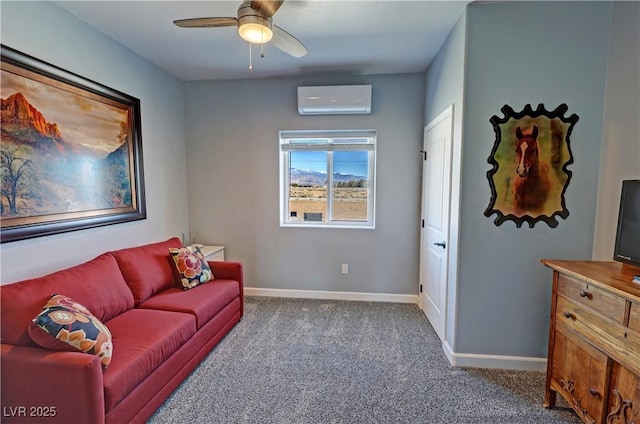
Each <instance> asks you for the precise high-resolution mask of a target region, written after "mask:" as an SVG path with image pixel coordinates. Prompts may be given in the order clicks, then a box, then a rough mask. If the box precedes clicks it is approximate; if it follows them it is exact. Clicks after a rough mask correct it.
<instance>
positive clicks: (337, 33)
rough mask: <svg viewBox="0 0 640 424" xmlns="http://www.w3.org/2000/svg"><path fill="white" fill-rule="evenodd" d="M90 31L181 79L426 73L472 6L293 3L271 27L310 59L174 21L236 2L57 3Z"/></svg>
mask: <svg viewBox="0 0 640 424" xmlns="http://www.w3.org/2000/svg"><path fill="white" fill-rule="evenodd" d="M57 3H58V4H59V5H60V6H62V7H63V8H65V9H67V10H68V11H69V12H71V13H73V14H74V15H76V16H78V17H79V18H80V19H82V20H84V21H86V22H87V23H89V24H90V25H91V26H93V27H95V28H97V29H99V30H100V31H102V32H104V33H105V34H107V35H108V36H110V37H111V38H113V39H115V40H117V41H119V42H120V43H122V44H123V45H125V46H127V47H128V48H130V49H131V50H133V51H134V52H136V53H138V54H139V55H141V56H143V57H145V58H147V59H148V60H150V61H151V62H153V63H155V64H157V65H158V66H159V67H161V68H163V69H165V70H166V71H168V72H170V73H171V74H173V75H175V76H176V77H178V78H180V79H182V80H185V81H187V80H209V79H245V78H264V77H282V76H291V75H300V74H309V73H314V72H332V73H355V74H385V73H407V72H422V71H424V70H426V68H427V67H428V65H429V64H430V63H431V61H432V60H433V58H434V56H435V55H436V53H437V52H438V50H439V48H440V46H442V43H443V42H444V41H445V39H446V37H447V35H448V34H449V32H450V31H451V29H452V28H453V26H454V25H455V23H456V21H457V20H458V18H459V17H460V16H461V15H462V13H463V11H464V9H465V6H466V5H467V4H468V3H469V1H462V0H454V1H451V0H450V1H426V0H422V1H371V0H352V1H331V0H306V1H301V0H288V1H285V2H284V4H283V5H282V7H281V8H280V10H278V12H277V13H276V14H275V15H274V17H273V23H274V24H275V25H278V26H280V27H281V28H283V29H284V30H286V31H288V32H289V33H291V34H292V35H294V36H295V37H296V38H297V39H298V40H300V41H301V42H302V43H303V44H304V45H305V47H307V49H308V50H309V53H308V54H307V55H306V56H304V57H302V58H294V57H291V56H289V55H287V54H285V53H283V52H281V51H280V50H278V49H276V48H275V47H273V46H271V45H268V44H267V45H265V48H264V53H265V57H264V58H260V48H259V46H254V47H253V55H252V58H253V71H249V44H248V43H246V42H245V41H243V40H242V39H241V38H240V37H239V35H238V33H237V29H236V28H235V27H224V28H197V29H196V28H179V27H177V26H175V25H174V24H173V21H174V20H175V19H183V18H194V17H209V16H230V17H235V16H236V13H237V9H238V7H239V6H240V4H241V1H240V0H237V1H126V2H125V1H118V2H114V1H58V2H57Z"/></svg>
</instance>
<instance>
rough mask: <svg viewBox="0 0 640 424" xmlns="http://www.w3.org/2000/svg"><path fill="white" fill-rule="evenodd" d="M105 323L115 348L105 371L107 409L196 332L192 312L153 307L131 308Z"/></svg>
mask: <svg viewBox="0 0 640 424" xmlns="http://www.w3.org/2000/svg"><path fill="white" fill-rule="evenodd" d="M106 325H107V326H108V327H109V329H110V330H111V334H112V335H113V345H114V347H115V353H114V355H113V358H112V360H111V365H110V366H109V368H108V369H107V370H106V371H105V373H104V392H105V393H104V402H105V408H106V410H107V411H109V410H111V408H113V407H114V406H115V405H116V404H117V403H118V402H120V401H121V400H122V399H123V398H124V397H125V396H127V395H128V394H129V393H130V392H131V391H132V390H133V389H134V388H135V387H136V386H137V385H138V384H139V383H140V382H141V381H142V380H144V379H145V378H147V377H148V376H149V375H150V374H151V373H152V372H153V371H154V370H155V369H156V368H158V366H160V365H161V364H162V363H163V362H164V361H166V360H167V359H168V358H169V357H170V356H171V355H172V354H173V353H174V352H175V351H176V350H178V349H179V348H180V347H181V346H182V345H183V344H184V343H186V342H187V341H188V340H189V339H190V338H191V337H192V336H193V334H195V332H196V324H195V318H194V316H193V315H190V314H183V313H179V312H167V311H158V310H152V309H131V310H129V311H127V312H125V313H123V314H121V315H118V316H117V317H115V318H113V319H112V320H110V321H107V322H106Z"/></svg>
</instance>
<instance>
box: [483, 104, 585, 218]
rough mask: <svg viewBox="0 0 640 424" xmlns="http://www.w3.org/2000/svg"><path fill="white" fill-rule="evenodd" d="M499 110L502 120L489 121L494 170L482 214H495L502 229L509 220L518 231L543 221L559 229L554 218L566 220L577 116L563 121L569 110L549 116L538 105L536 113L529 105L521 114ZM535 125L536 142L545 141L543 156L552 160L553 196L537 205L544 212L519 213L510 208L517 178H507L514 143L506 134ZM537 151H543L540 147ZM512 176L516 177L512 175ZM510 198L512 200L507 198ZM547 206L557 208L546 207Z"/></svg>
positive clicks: (560, 108) (563, 107) (489, 174)
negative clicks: (491, 131) (491, 128)
mask: <svg viewBox="0 0 640 424" xmlns="http://www.w3.org/2000/svg"><path fill="white" fill-rule="evenodd" d="M500 110H501V111H502V113H503V114H504V116H503V117H499V116H497V115H494V116H492V117H491V119H489V121H490V122H491V124H492V125H493V130H494V132H495V135H496V139H495V143H494V145H493V149H492V150H491V154H490V155H489V158H488V160H487V161H488V162H489V163H490V164H491V165H492V166H493V167H492V168H491V169H490V170H489V171H487V178H488V179H489V186H490V187H491V200H490V202H489V206H488V207H487V209H486V210H485V211H484V214H485V216H487V217H490V216H491V215H492V214H494V213H495V214H496V215H497V217H496V219H495V221H494V223H495V225H501V224H502V223H504V222H505V221H508V220H510V221H513V222H515V224H516V226H517V227H518V228H519V227H521V226H522V224H523V223H525V222H526V223H527V224H529V228H533V227H534V226H535V224H536V223H537V222H538V221H544V222H546V223H547V225H549V227H551V228H555V227H557V226H558V220H557V219H556V217H558V216H559V217H561V218H563V219H566V218H567V217H568V216H569V211H568V210H567V207H566V204H565V198H564V194H565V192H566V190H567V187H568V185H569V182H570V180H571V177H572V172H571V171H570V170H569V169H567V167H568V166H569V165H570V164H572V163H573V154H572V153H571V146H570V143H569V136H570V135H571V131H572V129H573V126H574V125H575V123H576V122H578V119H579V118H578V116H577V115H576V114H572V115H571V116H569V117H568V118H566V117H564V114H565V113H566V112H567V110H568V107H567V105H566V104H564V103H563V104H561V105H560V106H558V107H557V108H556V109H555V110H553V111H551V112H550V111H548V110H546V109H545V107H544V105H543V104H540V105H538V108H537V109H536V110H533V109H532V108H531V105H530V104H527V105H526V106H525V107H524V109H523V110H522V111H520V112H515V111H514V110H513V109H512V108H511V106H508V105H504V106H503V107H502V108H501V109H500ZM534 125H535V126H536V127H540V128H541V130H540V136H539V140H544V143H542V141H541V142H540V143H539V144H541V145H542V144H545V145H546V147H548V150H547V151H546V152H545V154H547V155H549V156H550V158H551V160H550V163H549V165H548V168H549V175H552V178H553V180H554V182H555V185H553V186H552V189H553V192H554V196H551V197H550V199H549V200H547V201H546V202H545V203H544V204H543V205H540V207H541V208H544V211H541V212H531V211H525V212H522V211H517V210H516V209H515V207H510V205H509V200H511V202H512V204H513V198H512V197H513V192H512V190H513V187H512V185H513V184H515V179H516V178H518V177H517V176H516V177H514V179H513V181H511V179H510V178H511V177H509V175H510V174H508V172H511V171H510V169H514V170H515V164H514V162H513V161H510V160H509V159H510V158H511V156H513V155H514V153H513V152H514V151H515V139H514V137H513V136H510V137H505V136H506V135H507V134H508V135H513V134H514V133H515V128H518V127H523V128H527V127H532V126H534ZM536 132H537V130H536ZM505 138H506V139H505ZM503 143H504V144H503ZM540 150H542V147H541V148H540ZM511 159H512V158H511ZM507 165H510V166H513V168H506V166H507ZM499 173H500V177H503V178H504V179H503V180H502V181H499V182H498V183H496V179H499V176H498V174H499ZM513 175H515V172H514V174H513ZM498 185H500V188H501V189H502V190H499V189H498ZM560 185H561V189H560ZM510 190H511V191H510ZM499 192H501V194H503V195H502V198H501V199H499V196H498V195H499ZM510 196H512V197H511V198H510ZM548 203H549V204H555V205H556V206H549V207H547V204H548Z"/></svg>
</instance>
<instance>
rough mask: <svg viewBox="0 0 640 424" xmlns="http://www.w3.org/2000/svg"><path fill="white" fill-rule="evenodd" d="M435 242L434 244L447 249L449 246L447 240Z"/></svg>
mask: <svg viewBox="0 0 640 424" xmlns="http://www.w3.org/2000/svg"><path fill="white" fill-rule="evenodd" d="M433 244H434V246H440V247H442V248H443V249H446V248H447V243H445V242H442V243H433Z"/></svg>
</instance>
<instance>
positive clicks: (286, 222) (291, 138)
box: [279, 130, 377, 229]
mask: <svg viewBox="0 0 640 424" xmlns="http://www.w3.org/2000/svg"><path fill="white" fill-rule="evenodd" d="M305 140H306V141H309V142H307V143H304V142H303V141H305ZM320 140H323V141H324V142H320ZM295 151H324V152H326V153H327V200H326V201H327V218H326V222H321V221H291V220H290V219H289V218H290V217H289V195H290V169H291V155H290V153H291V152H295ZM339 151H366V152H368V164H367V165H368V179H367V219H366V220H338V219H336V220H334V219H332V217H331V215H332V207H333V205H332V203H333V197H334V196H333V189H334V187H333V173H334V172H333V168H334V164H333V154H334V152H339ZM376 152H377V132H376V131H375V130H281V131H280V132H279V156H280V161H279V172H280V190H279V191H280V202H279V203H280V227H289V228H291V227H294V228H295V227H299V228H300V227H301V228H359V229H375V210H376V202H375V198H376Z"/></svg>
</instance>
